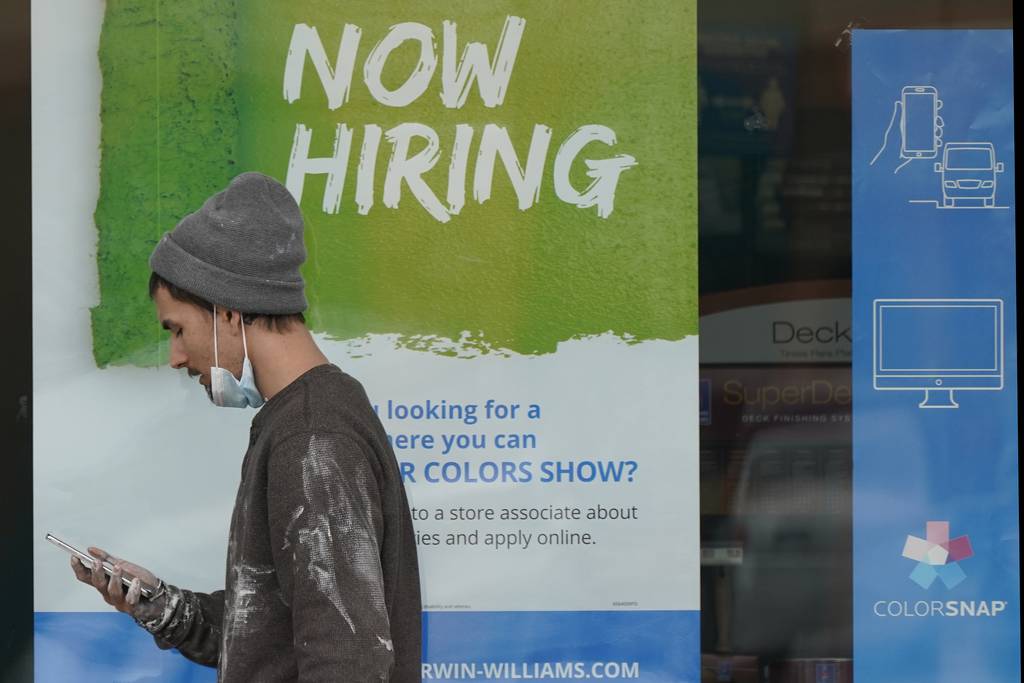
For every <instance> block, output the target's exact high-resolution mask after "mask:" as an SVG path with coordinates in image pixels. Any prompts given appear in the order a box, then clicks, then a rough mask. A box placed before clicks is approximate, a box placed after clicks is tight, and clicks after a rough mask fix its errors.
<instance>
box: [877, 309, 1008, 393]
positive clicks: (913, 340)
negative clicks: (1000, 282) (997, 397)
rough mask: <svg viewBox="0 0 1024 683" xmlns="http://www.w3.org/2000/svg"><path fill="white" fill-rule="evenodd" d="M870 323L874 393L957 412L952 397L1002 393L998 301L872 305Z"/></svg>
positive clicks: (1000, 334)
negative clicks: (911, 397) (906, 394)
mask: <svg viewBox="0 0 1024 683" xmlns="http://www.w3.org/2000/svg"><path fill="white" fill-rule="evenodd" d="M873 318H874V325H873V336H874V350H873V351H874V352H873V357H874V362H873V365H874V383H875V389H878V390H882V391H921V390H923V391H924V392H925V396H924V400H923V401H922V402H921V403H920V404H919V407H921V408H959V407H960V405H959V404H958V403H957V402H956V401H955V400H954V397H953V392H954V391H986V390H987V391H997V390H999V389H1002V388H1003V302H1002V300H1001V299H876V300H875V302H874V316H873Z"/></svg>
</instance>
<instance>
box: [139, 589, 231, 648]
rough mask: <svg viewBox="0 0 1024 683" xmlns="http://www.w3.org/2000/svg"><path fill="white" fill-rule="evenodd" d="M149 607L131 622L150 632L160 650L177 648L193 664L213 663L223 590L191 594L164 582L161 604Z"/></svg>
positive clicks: (219, 625) (222, 603) (222, 611)
mask: <svg viewBox="0 0 1024 683" xmlns="http://www.w3.org/2000/svg"><path fill="white" fill-rule="evenodd" d="M152 607H153V609H152V610H150V611H148V612H146V611H144V612H141V613H137V614H136V616H135V622H136V623H137V624H139V625H140V626H142V627H143V628H144V629H146V630H147V631H149V632H150V633H151V634H152V635H153V639H154V640H155V641H156V644H157V645H158V646H159V647H160V648H161V649H164V650H168V649H170V648H177V650H178V652H180V653H181V654H183V655H184V656H185V657H187V658H188V659H191V660H192V661H193V662H196V663H197V664H203V665H205V666H217V659H218V658H219V656H220V641H221V623H222V622H223V619H224V591H214V592H213V593H193V592H192V591H188V590H183V589H181V588H178V587H177V586H172V585H170V584H168V585H167V592H166V593H164V598H163V599H162V603H161V604H154V605H152Z"/></svg>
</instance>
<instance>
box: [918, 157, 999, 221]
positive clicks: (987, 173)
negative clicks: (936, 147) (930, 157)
mask: <svg viewBox="0 0 1024 683" xmlns="http://www.w3.org/2000/svg"><path fill="white" fill-rule="evenodd" d="M935 172H936V173H941V174H942V176H941V177H942V182H941V184H942V206H943V207H945V208H956V207H957V204H958V203H959V204H960V205H961V206H962V205H963V204H965V203H970V204H973V205H975V206H977V205H978V204H979V202H980V205H981V206H983V207H985V208H992V207H994V206H995V203H996V185H997V182H996V174H998V173H1002V172H1003V162H1001V161H999V162H997V161H996V151H995V148H994V147H993V146H992V143H991V142H947V143H946V146H945V147H944V148H943V152H942V161H941V162H936V163H935Z"/></svg>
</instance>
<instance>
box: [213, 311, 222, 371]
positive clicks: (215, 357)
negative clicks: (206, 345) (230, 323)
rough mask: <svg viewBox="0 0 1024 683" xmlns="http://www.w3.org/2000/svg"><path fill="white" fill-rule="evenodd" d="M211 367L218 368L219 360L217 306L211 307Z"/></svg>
mask: <svg viewBox="0 0 1024 683" xmlns="http://www.w3.org/2000/svg"><path fill="white" fill-rule="evenodd" d="M213 367H215V368H219V367H220V359H219V358H217V306H216V305H214V307H213Z"/></svg>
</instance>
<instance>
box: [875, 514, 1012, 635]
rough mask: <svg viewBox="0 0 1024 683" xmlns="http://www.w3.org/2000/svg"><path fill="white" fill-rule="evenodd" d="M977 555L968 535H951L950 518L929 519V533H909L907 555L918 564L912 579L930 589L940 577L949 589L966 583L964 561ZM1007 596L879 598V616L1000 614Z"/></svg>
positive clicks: (926, 528) (904, 555) (906, 544)
mask: <svg viewBox="0 0 1024 683" xmlns="http://www.w3.org/2000/svg"><path fill="white" fill-rule="evenodd" d="M973 556H974V550H973V549H972V548H971V540H970V539H969V538H968V537H967V536H966V535H964V536H958V537H956V538H954V539H950V538H949V522H928V523H927V524H926V525H925V537H924V538H918V537H917V536H914V535H912V534H911V535H908V536H907V540H906V543H904V544H903V557H905V558H907V559H908V560H914V561H915V562H917V565H916V566H915V567H914V570H913V571H912V572H910V580H911V581H913V582H914V583H916V584H917V585H918V586H920V587H921V588H924V589H925V590H928V589H929V588H931V586H932V584H933V583H935V581H936V580H939V581H941V582H942V584H943V585H944V586H945V587H946V588H947V589H952V588H955V587H956V586H958V585H960V584H961V583H963V581H964V579H966V578H967V574H966V573H965V572H964V570H963V569H962V568H961V567H960V563H961V562H962V561H963V560H966V559H967V558H969V557H973ZM1006 606H1007V602H1006V601H1005V600H917V601H913V600H878V601H877V602H875V604H874V606H873V610H874V613H875V616H877V617H997V616H999V615H1000V613H1002V612H1003V611H1005V610H1006Z"/></svg>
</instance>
